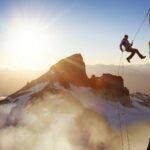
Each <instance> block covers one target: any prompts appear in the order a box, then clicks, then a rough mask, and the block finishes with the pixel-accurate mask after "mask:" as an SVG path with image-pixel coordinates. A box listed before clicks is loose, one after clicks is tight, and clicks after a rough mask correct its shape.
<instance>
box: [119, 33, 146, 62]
mask: <svg viewBox="0 0 150 150" xmlns="http://www.w3.org/2000/svg"><path fill="white" fill-rule="evenodd" d="M132 45H133V43H130V42H129V41H128V35H125V36H124V38H123V39H122V41H121V43H120V50H121V51H122V52H123V51H124V50H123V48H122V46H124V47H125V51H127V52H131V54H130V55H129V56H128V57H127V61H128V62H129V63H130V59H131V58H132V57H133V56H134V55H135V53H136V54H137V55H138V56H139V57H140V58H141V59H144V58H145V57H146V56H143V55H142V54H141V53H140V52H139V51H138V49H135V48H132Z"/></svg>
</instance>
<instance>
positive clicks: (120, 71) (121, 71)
mask: <svg viewBox="0 0 150 150" xmlns="http://www.w3.org/2000/svg"><path fill="white" fill-rule="evenodd" d="M117 74H118V76H120V75H121V76H124V55H123V52H122V53H121V56H120V60H119V65H118V73H117Z"/></svg>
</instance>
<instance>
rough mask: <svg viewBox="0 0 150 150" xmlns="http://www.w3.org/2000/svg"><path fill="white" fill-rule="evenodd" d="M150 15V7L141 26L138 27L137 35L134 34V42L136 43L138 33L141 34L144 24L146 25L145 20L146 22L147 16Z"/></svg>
mask: <svg viewBox="0 0 150 150" xmlns="http://www.w3.org/2000/svg"><path fill="white" fill-rule="evenodd" d="M149 15H150V9H149V10H148V12H147V13H146V15H145V17H144V19H143V20H142V22H141V24H140V26H139V27H138V29H137V31H136V32H135V35H134V36H133V40H132V43H134V41H135V39H136V37H137V35H138V34H139V32H140V30H141V28H142V27H143V25H144V22H145V20H146V18H147V17H148V16H149Z"/></svg>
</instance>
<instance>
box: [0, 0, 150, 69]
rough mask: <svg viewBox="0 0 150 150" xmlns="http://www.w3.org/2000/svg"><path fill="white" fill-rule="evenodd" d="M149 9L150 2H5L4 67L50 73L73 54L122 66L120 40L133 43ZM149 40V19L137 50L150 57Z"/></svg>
mask: <svg viewBox="0 0 150 150" xmlns="http://www.w3.org/2000/svg"><path fill="white" fill-rule="evenodd" d="M149 8H150V1H149V0H0V65H1V67H6V66H11V67H12V66H13V67H15V68H19V67H29V66H30V65H31V66H33V67H35V66H36V67H43V66H44V67H47V66H48V67H49V66H50V65H52V64H53V63H55V62H57V61H58V60H59V59H61V58H63V57H66V56H69V55H71V54H74V53H81V54H82V55H83V57H84V60H85V62H86V64H100V63H103V64H118V63H119V59H120V50H119V47H118V46H119V43H120V40H121V39H122V37H123V35H124V34H129V36H130V37H129V39H130V40H132V38H133V36H134V34H135V32H136V30H137V28H138V27H139V25H140V23H141V21H142V20H143V18H144V16H145V15H146V12H147V11H148V9H149ZM32 30H35V31H32ZM149 40H150V27H149V25H148V19H147V20H146V22H145V24H144V26H143V28H142V30H141V31H140V33H139V35H138V36H137V39H136V41H135V43H134V46H135V47H138V48H139V49H141V52H142V53H143V54H145V55H147V56H148V44H147V42H148V41H149ZM127 55H128V54H125V56H127ZM149 60H150V59H149V58H147V59H146V60H142V61H141V60H140V59H139V58H138V57H135V58H134V59H133V61H132V63H148V62H149ZM125 62H126V61H125Z"/></svg>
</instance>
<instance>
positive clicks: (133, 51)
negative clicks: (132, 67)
mask: <svg viewBox="0 0 150 150" xmlns="http://www.w3.org/2000/svg"><path fill="white" fill-rule="evenodd" d="M126 51H127V52H131V54H130V55H129V57H127V59H131V58H132V57H133V56H134V55H135V54H137V55H138V56H139V57H140V58H142V57H143V55H142V54H141V53H140V52H139V51H138V49H135V48H128V49H126Z"/></svg>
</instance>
